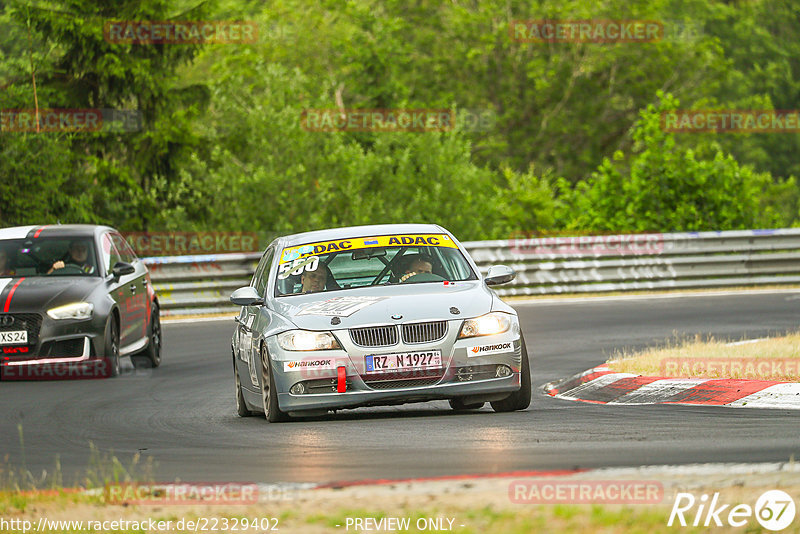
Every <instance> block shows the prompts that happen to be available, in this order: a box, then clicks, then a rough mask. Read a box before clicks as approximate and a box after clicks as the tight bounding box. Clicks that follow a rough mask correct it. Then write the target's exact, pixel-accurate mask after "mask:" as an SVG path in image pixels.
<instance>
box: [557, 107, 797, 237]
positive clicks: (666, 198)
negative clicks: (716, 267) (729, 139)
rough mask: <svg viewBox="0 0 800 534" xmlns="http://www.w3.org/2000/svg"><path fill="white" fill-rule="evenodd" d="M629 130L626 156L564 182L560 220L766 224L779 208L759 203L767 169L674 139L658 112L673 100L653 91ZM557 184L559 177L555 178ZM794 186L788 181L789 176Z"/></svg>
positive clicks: (604, 226) (585, 225)
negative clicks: (567, 185)
mask: <svg viewBox="0 0 800 534" xmlns="http://www.w3.org/2000/svg"><path fill="white" fill-rule="evenodd" d="M659 98H660V101H659V103H658V105H650V106H648V107H647V109H646V110H643V111H642V113H641V117H640V119H639V120H638V121H637V122H636V124H635V125H634V127H633V131H632V132H631V137H632V139H633V141H634V145H633V149H632V151H631V154H630V155H629V156H627V157H626V156H625V155H624V154H623V153H622V152H621V151H620V152H617V153H616V154H614V158H613V161H611V160H609V159H608V158H606V159H604V160H603V162H602V164H601V165H600V166H599V167H598V169H597V171H595V172H594V173H592V176H591V177H590V178H589V179H588V180H586V181H582V182H580V183H578V185H577V187H576V188H575V189H574V190H569V189H567V192H566V195H567V196H568V197H569V200H568V201H567V202H566V204H568V205H569V210H568V212H567V219H568V221H569V222H568V223H567V225H568V226H569V227H570V228H578V229H585V230H612V231H627V230H634V231H686V230H705V229H718V228H725V229H744V228H763V227H773V226H774V225H778V224H780V223H782V222H783V221H782V220H781V214H779V213H776V212H775V210H774V208H772V207H771V206H765V205H764V199H765V193H766V192H768V191H769V190H770V189H771V188H772V187H774V186H773V182H772V179H771V177H770V175H769V174H768V173H758V172H755V171H754V170H753V169H752V168H751V167H749V166H746V165H744V166H743V165H740V164H739V163H737V161H736V160H735V159H734V158H733V157H732V156H730V155H727V154H725V153H724V152H722V151H721V150H720V149H719V147H718V146H716V145H713V144H711V145H700V146H698V147H697V149H696V150H693V149H681V148H678V147H677V146H676V143H675V136H674V134H671V133H667V132H665V131H664V130H663V129H662V128H661V120H662V119H661V117H662V113H663V112H666V111H672V110H675V109H678V107H679V102H678V100H677V99H675V98H674V97H672V96H671V95H669V94H666V95H664V94H661V93H659ZM562 185H563V184H562ZM792 185H793V182H792Z"/></svg>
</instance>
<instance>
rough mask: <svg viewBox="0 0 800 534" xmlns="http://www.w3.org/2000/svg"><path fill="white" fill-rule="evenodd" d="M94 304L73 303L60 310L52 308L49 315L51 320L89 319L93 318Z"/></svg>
mask: <svg viewBox="0 0 800 534" xmlns="http://www.w3.org/2000/svg"><path fill="white" fill-rule="evenodd" d="M93 310H94V304H92V303H91V302H73V303H72V304H67V305H65V306H59V307H58V308H50V309H49V310H47V315H49V316H50V318H51V319H56V320H59V319H89V318H90V317H91V316H92V311H93Z"/></svg>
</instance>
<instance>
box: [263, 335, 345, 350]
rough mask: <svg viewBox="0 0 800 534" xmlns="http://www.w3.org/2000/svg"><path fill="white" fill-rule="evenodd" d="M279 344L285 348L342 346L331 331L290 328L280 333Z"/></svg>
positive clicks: (320, 348) (317, 348) (304, 348)
mask: <svg viewBox="0 0 800 534" xmlns="http://www.w3.org/2000/svg"><path fill="white" fill-rule="evenodd" d="M278 345H280V347H281V348H282V349H284V350H331V349H341V348H342V347H341V346H340V345H339V342H338V341H336V338H335V337H334V336H333V334H331V333H330V332H311V331H310V330H289V331H288V332H283V333H282V334H278Z"/></svg>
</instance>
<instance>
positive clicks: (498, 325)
mask: <svg viewBox="0 0 800 534" xmlns="http://www.w3.org/2000/svg"><path fill="white" fill-rule="evenodd" d="M509 328H511V316H510V315H509V314H507V313H501V312H492V313H487V314H486V315H481V316H480V317H476V318H475V319H467V320H466V321H464V325H463V326H462V327H461V332H460V333H459V334H458V338H459V339H463V338H466V337H478V336H493V335H495V334H502V333H503V332H507V331H508V329H509Z"/></svg>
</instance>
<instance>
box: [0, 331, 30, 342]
mask: <svg viewBox="0 0 800 534" xmlns="http://www.w3.org/2000/svg"><path fill="white" fill-rule="evenodd" d="M27 342H28V332H27V330H16V331H14V332H0V345H24V344H26V343H27Z"/></svg>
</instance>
